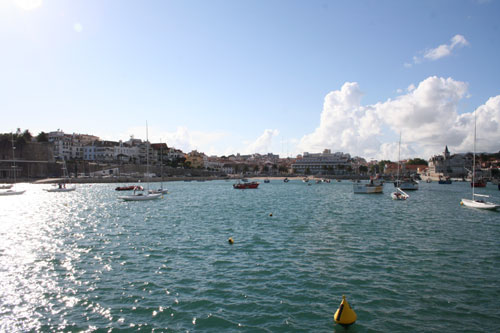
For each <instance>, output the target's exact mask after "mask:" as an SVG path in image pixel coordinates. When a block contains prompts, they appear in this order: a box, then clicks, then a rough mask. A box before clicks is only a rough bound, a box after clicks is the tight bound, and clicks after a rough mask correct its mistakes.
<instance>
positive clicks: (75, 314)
mask: <svg viewBox="0 0 500 333" xmlns="http://www.w3.org/2000/svg"><path fill="white" fill-rule="evenodd" d="M167 185H168V186H167V187H168V188H169V190H170V193H169V194H168V195H166V196H165V197H164V198H163V199H162V200H157V201H148V202H121V201H119V200H117V196H118V195H120V194H119V193H118V192H115V191H114V190H113V189H114V188H115V187H116V186H117V185H116V184H102V185H101V184H99V185H97V184H92V185H79V187H78V189H77V190H76V191H75V192H71V193H47V192H45V191H43V190H42V188H43V187H44V186H42V185H28V184H22V185H21V187H24V188H26V189H27V192H26V193H25V194H24V195H22V196H13V197H0V205H1V210H0V331H6V332H15V331H44V332H49V331H50V332H52V331H93V330H97V331H107V330H104V329H109V328H112V329H116V330H117V331H119V330H131V331H137V330H142V331H151V330H155V331H172V332H181V331H182V332H185V331H190V332H332V331H333V332H345V331H347V332H429V331H434V332H453V331H461V332H463V331H483V332H494V331H496V332H498V331H500V281H499V280H500V212H489V211H478V210H473V209H469V208H465V207H461V206H460V205H459V202H460V199H461V198H462V197H464V196H466V197H469V196H470V187H469V184H467V183H455V184H452V185H439V184H437V183H431V184H426V183H421V184H420V190H419V191H416V192H410V196H411V197H410V199H409V200H408V201H393V200H391V199H390V192H391V191H392V190H393V187H392V185H386V186H385V189H384V192H385V193H384V194H382V195H359V194H356V195H355V194H353V193H352V186H351V184H350V183H349V182H347V181H344V182H341V183H337V182H335V183H331V184H313V185H312V186H306V184H304V183H302V182H299V181H291V182H290V183H288V184H285V183H283V182H282V181H277V180H275V181H272V182H271V183H270V184H261V185H260V187H259V188H258V189H257V190H234V189H233V188H232V186H231V182H227V181H212V182H190V183H186V182H172V183H168V184H167ZM45 187H47V186H45ZM481 193H487V194H490V195H491V196H492V198H491V199H492V200H494V201H496V202H500V191H498V190H497V189H496V187H494V186H493V185H491V184H489V185H488V188H486V189H481ZM270 214H272V216H270ZM229 237H232V238H233V239H234V244H233V245H230V244H229V243H228V241H227V240H228V238H229ZM343 294H344V295H346V297H347V300H348V301H349V302H350V304H351V306H352V307H353V308H354V310H355V311H356V313H357V315H358V321H357V322H356V323H355V324H354V325H353V326H351V327H350V328H349V329H348V330H346V329H345V328H344V327H342V326H340V325H337V324H335V323H334V322H333V314H334V313H335V311H336V309H337V308H338V306H339V303H340V301H341V299H342V295H343Z"/></svg>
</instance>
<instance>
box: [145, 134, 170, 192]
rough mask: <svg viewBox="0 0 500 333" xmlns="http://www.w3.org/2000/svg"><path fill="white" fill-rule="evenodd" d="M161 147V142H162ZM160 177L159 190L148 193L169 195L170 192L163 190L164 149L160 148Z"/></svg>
mask: <svg viewBox="0 0 500 333" xmlns="http://www.w3.org/2000/svg"><path fill="white" fill-rule="evenodd" d="M160 145H161V140H160ZM160 177H161V185H160V188H159V189H156V190H149V191H148V192H149V193H151V194H154V193H159V194H167V193H168V190H167V189H166V188H165V189H164V188H163V147H161V146H160Z"/></svg>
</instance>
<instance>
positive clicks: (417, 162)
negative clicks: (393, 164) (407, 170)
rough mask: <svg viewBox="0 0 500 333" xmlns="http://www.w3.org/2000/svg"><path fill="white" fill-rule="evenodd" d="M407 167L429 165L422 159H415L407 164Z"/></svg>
mask: <svg viewBox="0 0 500 333" xmlns="http://www.w3.org/2000/svg"><path fill="white" fill-rule="evenodd" d="M406 165H428V162H427V161H426V160H424V159H421V158H418V157H417V158H413V159H410V160H408V162H406Z"/></svg>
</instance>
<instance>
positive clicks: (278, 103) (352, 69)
mask: <svg viewBox="0 0 500 333" xmlns="http://www.w3.org/2000/svg"><path fill="white" fill-rule="evenodd" d="M499 17H500V1H498V0H491V1H487V0H450V1H447V0H438V1H435V0H430V1H426V0H423V1H416V0H415V1H396V0H393V1H384V0H377V1H369V0H365V1H362V0H360V1H347V0H345V1H333V0H332V1H328V0H320V1H316V0H310V1H309V0H308V1H293V0H253V1H246V0H240V1H232V0H209V1H206V0H178V1H167V0H165V1H162V0H145V1H132V0H107V1H100V0H71V1H68V0H1V1H0V50H1V52H0V112H1V117H0V133H10V132H13V131H15V130H16V129H17V128H21V129H22V130H25V129H29V130H30V132H31V133H32V134H34V135H36V134H38V133H40V132H41V131H44V132H50V131H56V130H58V129H60V130H62V131H64V132H66V133H82V134H92V135H96V136H99V137H100V138H101V139H102V140H114V141H118V140H123V141H126V140H128V139H129V138H130V136H134V137H135V138H140V139H146V123H147V124H148V125H147V129H148V131H147V132H148V138H149V140H150V141H152V142H166V143H167V145H169V146H173V147H175V148H179V149H182V150H183V151H184V152H189V151H191V150H198V151H201V152H204V153H205V154H207V155H217V156H222V155H226V156H227V155H230V154H236V153H240V154H252V153H274V154H279V155H280V157H287V156H290V157H295V156H296V155H297V154H301V153H303V152H310V153H316V152H322V151H323V150H324V149H331V151H332V152H344V153H349V154H351V156H361V157H364V158H366V159H368V160H370V159H375V160H382V159H389V160H393V161H395V160H397V159H398V146H399V142H400V137H401V144H400V145H401V159H405V158H415V157H419V158H425V159H428V158H430V157H431V156H433V155H438V154H441V153H442V152H443V151H444V148H445V146H446V145H447V146H448V148H449V150H450V152H451V153H452V154H453V153H464V152H470V151H473V149H474V148H473V147H474V123H476V129H477V135H476V141H475V142H476V151H478V152H498V151H500V20H499V19H498V18H499Z"/></svg>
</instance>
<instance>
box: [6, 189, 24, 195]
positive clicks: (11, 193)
mask: <svg viewBox="0 0 500 333" xmlns="http://www.w3.org/2000/svg"><path fill="white" fill-rule="evenodd" d="M24 192H26V191H25V190H23V191H14V190H7V191H3V192H0V195H20V194H23V193H24Z"/></svg>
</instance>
